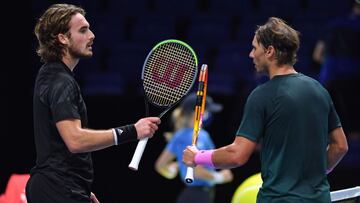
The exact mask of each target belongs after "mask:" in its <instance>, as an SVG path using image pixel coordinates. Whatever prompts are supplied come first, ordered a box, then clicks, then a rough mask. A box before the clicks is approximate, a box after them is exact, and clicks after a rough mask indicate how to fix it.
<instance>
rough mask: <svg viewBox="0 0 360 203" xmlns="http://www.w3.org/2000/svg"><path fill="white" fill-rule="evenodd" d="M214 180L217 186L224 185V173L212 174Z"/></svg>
mask: <svg viewBox="0 0 360 203" xmlns="http://www.w3.org/2000/svg"><path fill="white" fill-rule="evenodd" d="M212 175H213V177H214V179H213V180H212V182H213V183H215V184H221V183H224V176H223V174H222V173H220V172H213V173H212Z"/></svg>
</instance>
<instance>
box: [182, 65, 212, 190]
mask: <svg viewBox="0 0 360 203" xmlns="http://www.w3.org/2000/svg"><path fill="white" fill-rule="evenodd" d="M207 81H208V66H207V65H206V64H203V65H202V66H201V69H200V74H199V84H198V90H197V92H196V105H195V113H194V130H193V135H192V146H194V147H196V143H197V140H198V136H199V132H200V129H201V127H202V120H203V117H204V112H205V104H206V92H207ZM185 182H186V183H193V182H194V168H193V167H187V171H186V175H185Z"/></svg>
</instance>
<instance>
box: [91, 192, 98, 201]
mask: <svg viewBox="0 0 360 203" xmlns="http://www.w3.org/2000/svg"><path fill="white" fill-rule="evenodd" d="M90 200H91V202H92V203H100V201H99V200H98V199H97V198H96V196H95V194H94V193H90Z"/></svg>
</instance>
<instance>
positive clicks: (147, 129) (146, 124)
mask: <svg viewBox="0 0 360 203" xmlns="http://www.w3.org/2000/svg"><path fill="white" fill-rule="evenodd" d="M160 123H161V120H160V118H158V117H146V118H142V119H140V120H138V121H137V122H136V123H135V128H136V132H137V136H138V139H143V138H145V137H149V138H150V137H152V136H153V135H154V133H155V131H156V130H157V129H158V125H159V124H160Z"/></svg>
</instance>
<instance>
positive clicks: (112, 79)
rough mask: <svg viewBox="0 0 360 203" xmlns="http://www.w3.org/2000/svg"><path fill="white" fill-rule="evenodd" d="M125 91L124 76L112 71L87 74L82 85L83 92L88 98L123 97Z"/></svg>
mask: <svg viewBox="0 0 360 203" xmlns="http://www.w3.org/2000/svg"><path fill="white" fill-rule="evenodd" d="M125 90H126V86H125V80H124V78H123V77H122V75H121V74H120V73H114V72H111V71H96V72H92V73H90V74H87V75H86V76H85V77H84V81H83V85H82V92H83V93H84V95H86V96H97V95H121V94H123V93H124V92H125Z"/></svg>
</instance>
